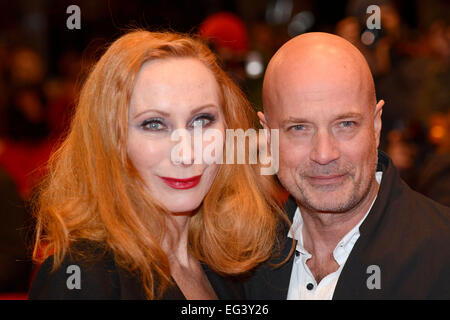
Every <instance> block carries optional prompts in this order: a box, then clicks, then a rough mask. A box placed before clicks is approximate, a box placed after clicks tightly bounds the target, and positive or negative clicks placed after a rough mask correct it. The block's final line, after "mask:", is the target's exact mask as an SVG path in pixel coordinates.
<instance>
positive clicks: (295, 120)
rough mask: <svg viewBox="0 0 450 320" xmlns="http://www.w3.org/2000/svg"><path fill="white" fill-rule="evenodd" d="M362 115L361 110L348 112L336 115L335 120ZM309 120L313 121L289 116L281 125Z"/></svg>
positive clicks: (307, 121) (360, 116)
mask: <svg viewBox="0 0 450 320" xmlns="http://www.w3.org/2000/svg"><path fill="white" fill-rule="evenodd" d="M362 116H363V115H362V114H361V113H359V112H346V113H343V114H340V115H338V116H336V118H335V119H334V121H336V120H341V119H347V118H362ZM309 122H311V121H310V120H308V119H306V118H297V117H289V118H287V119H285V120H283V121H281V125H282V126H283V125H286V124H288V123H309Z"/></svg>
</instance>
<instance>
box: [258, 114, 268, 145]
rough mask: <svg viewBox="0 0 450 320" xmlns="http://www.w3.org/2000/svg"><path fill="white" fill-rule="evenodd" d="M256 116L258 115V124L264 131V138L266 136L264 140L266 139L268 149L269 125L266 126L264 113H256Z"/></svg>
mask: <svg viewBox="0 0 450 320" xmlns="http://www.w3.org/2000/svg"><path fill="white" fill-rule="evenodd" d="M257 115H258V118H259V123H260V124H261V126H262V127H263V128H264V129H265V136H266V139H267V146H268V147H270V128H269V125H268V124H267V121H266V117H265V116H264V113H262V112H261V111H258V113H257Z"/></svg>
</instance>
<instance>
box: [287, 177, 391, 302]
mask: <svg viewBox="0 0 450 320" xmlns="http://www.w3.org/2000/svg"><path fill="white" fill-rule="evenodd" d="M382 175H383V172H381V171H379V172H377V173H376V174H375V177H376V180H377V182H378V184H380V183H381V178H382ZM375 200H376V197H375V199H374V200H373V202H372V204H371V205H370V208H369V210H368V211H367V213H366V214H365V216H364V217H363V218H362V219H361V221H360V222H359V223H358V224H357V225H356V226H355V227H353V229H352V230H350V231H349V232H348V233H347V234H346V235H345V236H344V237H343V238H342V239H341V241H339V243H338V245H337V246H336V248H335V249H334V251H333V256H334V259H335V260H336V262H337V263H338V264H339V268H338V269H337V270H336V271H335V272H333V273H330V274H329V275H327V276H326V277H324V278H323V279H322V280H321V281H320V283H319V284H317V282H316V280H315V279H314V276H313V274H312V272H311V270H309V267H308V265H307V264H306V261H308V259H310V258H311V257H312V255H311V254H310V253H309V252H308V251H306V249H305V248H304V247H303V232H302V231H303V218H302V215H301V213H300V208H298V207H297V210H296V211H295V215H294V221H293V223H292V227H291V229H290V230H289V233H288V237H290V238H292V237H293V238H294V239H296V240H297V247H296V251H297V252H296V253H295V258H294V264H293V266H292V272H291V280H290V283H289V291H288V295H287V299H288V300H331V299H332V298H333V294H334V289H335V288H336V284H337V282H338V280H339V276H340V274H341V271H342V269H343V268H344V264H345V262H346V261H347V258H348V256H349V255H350V252H351V251H352V249H353V246H354V245H355V243H356V241H357V240H358V238H359V236H360V233H359V226H360V225H361V224H362V223H363V221H364V220H365V219H366V217H367V215H368V214H369V212H370V209H372V206H373V204H374V202H375ZM292 235H294V236H292ZM308 288H309V289H308Z"/></svg>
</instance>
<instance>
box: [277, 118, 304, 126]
mask: <svg viewBox="0 0 450 320" xmlns="http://www.w3.org/2000/svg"><path fill="white" fill-rule="evenodd" d="M303 122H309V120H307V119H306V118H296V117H289V118H287V119H285V120H283V121H281V125H282V126H284V125H286V124H288V123H303Z"/></svg>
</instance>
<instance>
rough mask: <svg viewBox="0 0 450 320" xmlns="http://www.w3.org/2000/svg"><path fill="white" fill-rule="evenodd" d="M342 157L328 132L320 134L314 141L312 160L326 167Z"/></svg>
mask: <svg viewBox="0 0 450 320" xmlns="http://www.w3.org/2000/svg"><path fill="white" fill-rule="evenodd" d="M339 157H340V152H339V149H338V147H337V144H336V140H335V139H334V137H333V136H332V135H331V134H330V133H328V132H318V133H317V134H316V136H315V137H314V139H313V141H312V150H311V153H310V159H311V160H312V161H314V162H316V163H318V164H321V165H325V164H328V163H330V162H332V161H334V160H336V159H338V158H339Z"/></svg>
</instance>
